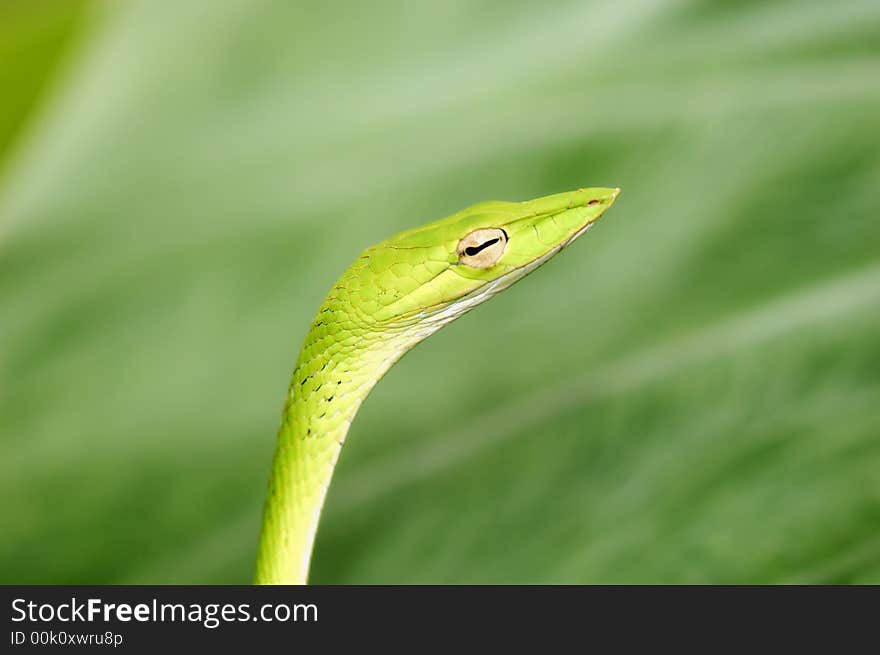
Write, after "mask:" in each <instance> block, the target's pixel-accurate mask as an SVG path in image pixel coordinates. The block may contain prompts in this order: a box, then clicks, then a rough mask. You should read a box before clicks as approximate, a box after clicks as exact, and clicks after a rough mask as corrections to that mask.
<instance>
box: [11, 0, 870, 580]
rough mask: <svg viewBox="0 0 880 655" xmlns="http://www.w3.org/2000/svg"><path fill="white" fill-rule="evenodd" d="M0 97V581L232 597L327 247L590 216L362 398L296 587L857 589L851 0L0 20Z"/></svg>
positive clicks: (341, 253)
mask: <svg viewBox="0 0 880 655" xmlns="http://www.w3.org/2000/svg"><path fill="white" fill-rule="evenodd" d="M0 62H2V64H0V82H2V88H0V93H2V104H0V148H2V150H0V498H2V501H0V502H2V516H0V521H2V524H0V533H2V539H0V582H2V583H246V582H248V581H249V580H250V577H251V574H252V568H253V558H254V554H255V548H256V538H257V531H258V524H259V517H260V511H261V506H262V502H263V494H264V490H265V486H266V478H267V475H268V470H269V464H270V460H271V454H272V450H273V446H274V440H275V430H276V427H277V424H278V420H279V414H280V411H281V405H282V402H283V398H284V393H285V389H286V385H287V382H288V379H289V375H290V373H291V371H292V368H293V364H294V361H295V358H296V355H297V351H298V348H299V345H300V343H301V341H302V339H303V337H304V335H305V331H306V329H307V326H308V325H309V322H310V320H311V318H312V316H313V313H314V311H315V310H316V308H317V306H318V305H319V303H320V301H321V300H322V298H323V296H324V294H325V293H326V292H327V291H328V289H329V288H330V286H331V285H332V283H333V282H334V280H335V279H336V277H337V276H338V275H339V274H340V273H341V272H342V271H343V270H344V269H345V268H346V267H347V265H348V264H349V263H350V262H351V261H352V260H353V259H354V258H355V257H356V256H357V254H358V253H359V252H360V250H362V249H363V248H364V247H366V246H369V245H371V244H373V243H375V242H377V241H380V240H382V239H384V238H385V237H387V236H389V235H390V234H391V233H393V232H396V231H399V230H402V229H406V228H409V227H413V226H415V225H419V224H422V223H425V222H427V221H430V220H433V219H436V218H440V217H442V216H444V215H446V214H449V213H452V212H453V211H456V210H458V209H460V208H462V207H464V206H467V205H469V204H472V203H474V202H478V201H482V200H487V199H506V200H524V199H528V198H531V197H535V196H541V195H547V194H550V193H555V192H559V191H565V190H569V189H574V188H577V187H580V186H590V185H603V186H621V187H622V188H623V194H622V196H621V198H620V199H619V200H618V202H617V204H616V205H615V207H614V208H613V209H612V210H611V211H610V212H609V214H608V217H607V219H606V220H604V221H602V223H601V225H600V226H599V228H597V229H596V230H594V231H591V232H590V234H589V235H588V237H587V238H585V239H583V240H581V241H579V242H578V243H577V244H576V245H575V246H573V247H572V248H570V249H569V250H567V251H566V252H565V253H563V254H562V255H560V256H559V257H557V258H556V259H554V260H553V261H552V262H551V263H550V264H548V265H547V266H546V267H545V268H543V269H542V270H541V271H539V272H537V273H536V274H534V275H532V276H530V277H529V278H528V279H526V280H524V281H523V282H522V283H521V284H519V285H517V286H516V287H515V288H513V289H511V290H510V291H509V292H507V293H505V294H502V295H501V296H500V297H498V298H497V299H495V300H494V301H493V302H491V303H489V304H488V305H487V306H485V307H481V308H479V309H478V310H477V311H475V312H474V313H472V314H470V315H469V316H467V317H466V318H464V319H462V320H461V321H459V322H457V323H455V324H454V325H452V326H450V327H449V328H447V329H446V330H443V331H442V332H441V333H439V334H437V335H436V336H434V337H432V338H431V339H429V340H428V341H427V342H426V343H424V344H423V345H421V346H419V347H418V348H417V349H416V350H414V351H413V352H412V353H410V354H409V355H408V356H407V357H405V358H404V360H403V361H402V362H401V363H400V364H398V365H397V366H396V367H395V368H394V369H393V370H392V371H391V373H390V374H389V375H388V376H387V377H386V378H385V380H384V381H383V382H382V383H381V384H380V385H379V386H378V387H377V388H376V390H375V391H374V393H373V394H372V395H371V397H370V398H369V400H368V401H367V402H366V404H365V405H364V407H363V409H362V411H361V413H360V414H359V416H358V419H357V420H356V421H355V423H354V425H353V428H352V430H351V433H350V434H349V440H348V443H347V446H346V448H345V450H344V452H343V456H342V458H341V462H340V465H339V467H338V469H337V474H336V478H335V481H334V485H333V486H332V487H331V493H330V497H329V502H328V505H327V508H326V512H325V518H324V522H323V523H322V526H321V530H320V533H319V536H318V543H317V549H316V553H315V559H314V563H313V576H312V581H313V582H316V583H539V582H540V583H569V582H572V583H573V582H589V583H593V582H595V583H618V582H640V583H784V582H799V583H814V582H815V583H832V582H833V583H863V582H873V583H880V438H878V437H880V338H878V335H880V3H877V2H876V0H870V1H857V0H853V1H849V2H841V3H830V2H822V1H812V2H810V1H802V0H791V1H788V2H775V3H765V2H735V3H734V2H722V1H720V0H719V1H716V2H688V1H673V0H669V1H662V0H634V1H633V2H626V3H620V2H613V1H610V0H608V1H605V2H570V1H554V2H544V3H518V4H515V3H511V2H502V1H494V2H488V1H479V2H473V1H469V2H464V1H461V0H458V1H457V0H452V1H444V2H432V3H411V2H405V1H403V0H379V1H377V2H372V3H360V4H358V3H351V4H348V5H334V4H330V3H322V2H296V3H291V2H280V1H273V2H270V1H248V2H245V1H240V0H235V1H231V2H223V3H212V2H204V1H203V2H193V1H183V2H181V1H175V2H170V1H167V2H155V1H148V0H141V1H135V2H127V3H111V2H106V3H103V2H102V3H91V2H69V1H68V2H60V1H58V2H48V1H40V2H24V1H20V2H8V1H7V2H3V3H2V4H0ZM475 381H477V382H475Z"/></svg>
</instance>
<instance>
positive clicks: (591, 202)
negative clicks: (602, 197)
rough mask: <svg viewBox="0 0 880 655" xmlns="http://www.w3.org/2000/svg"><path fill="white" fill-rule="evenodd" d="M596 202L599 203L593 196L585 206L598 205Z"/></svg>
mask: <svg viewBox="0 0 880 655" xmlns="http://www.w3.org/2000/svg"><path fill="white" fill-rule="evenodd" d="M598 204H599V200H597V199H596V198H593V199H592V200H591V201H590V202H588V203H587V206H588V207H591V206H592V205H598Z"/></svg>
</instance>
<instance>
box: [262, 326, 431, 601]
mask: <svg viewBox="0 0 880 655" xmlns="http://www.w3.org/2000/svg"><path fill="white" fill-rule="evenodd" d="M321 316H322V313H321V312H319V314H318V318H316V320H315V323H314V324H313V325H312V329H311V331H310V332H309V334H308V336H307V337H306V341H305V344H304V345H303V348H302V351H301V352H300V356H299V360H298V362H297V366H296V369H295V370H294V373H293V378H292V380H291V384H290V389H289V391H288V395H287V400H286V403H285V407H284V411H283V414H282V422H281V427H280V429H279V433H278V441H277V445H276V449H275V457H274V460H273V464H272V471H271V474H270V478H269V493H268V495H267V500H266V505H265V508H264V513H263V528H262V531H261V534H260V543H259V548H258V554H257V575H256V583H257V584H305V583H306V580H307V578H308V570H309V560H310V558H311V551H312V548H313V546H314V540H315V534H316V532H317V527H318V520H319V518H320V514H321V509H322V507H323V505H324V499H325V497H326V494H327V489H328V487H329V485H330V480H331V478H332V475H333V469H334V467H335V465H336V460H337V458H338V457H339V453H340V451H341V449H342V445H343V443H344V442H345V437H346V435H347V433H348V429H349V426H350V425H351V422H352V420H353V419H354V417H355V414H356V413H357V411H358V409H359V408H360V406H361V403H362V402H363V401H364V399H365V398H366V397H367V395H368V394H369V392H370V390H371V389H372V388H373V386H375V384H376V383H377V382H378V381H379V379H381V377H382V376H383V375H384V374H385V372H386V371H387V370H388V369H389V368H390V367H391V365H392V364H394V362H396V361H397V360H398V359H399V358H400V357H401V356H402V355H403V354H404V353H405V352H406V351H407V350H409V348H411V347H412V345H414V344H413V343H411V340H406V339H403V338H401V337H400V335H398V334H396V333H394V332H379V331H372V330H370V329H368V328H365V327H358V326H356V325H353V324H351V323H348V324H347V323H345V322H340V321H338V320H337V321H335V322H334V323H333V324H332V328H331V327H330V326H329V325H327V324H325V323H324V322H323V321H322V319H321Z"/></svg>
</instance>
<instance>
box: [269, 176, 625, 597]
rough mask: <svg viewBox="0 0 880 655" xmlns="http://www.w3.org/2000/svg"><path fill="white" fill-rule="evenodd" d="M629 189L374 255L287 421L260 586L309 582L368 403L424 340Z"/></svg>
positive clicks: (508, 207)
mask: <svg viewBox="0 0 880 655" xmlns="http://www.w3.org/2000/svg"><path fill="white" fill-rule="evenodd" d="M619 192H620V189H611V188H589V189H579V190H578V191H573V192H570V193H560V194H556V195H552V196H546V197H543V198H537V199H535V200H530V201H526V202H485V203H481V204H478V205H474V206H472V207H469V208H467V209H464V210H462V211H460V212H458V213H456V214H453V215H452V216H449V217H447V218H444V219H441V220H439V221H436V222H434V223H429V224H428V225H424V226H422V227H418V228H415V229H412V230H408V231H406V232H402V233H400V234H397V235H395V236H393V237H391V238H390V239H388V240H387V241H383V242H382V243H380V244H378V245H375V246H373V247H372V248H368V249H367V250H365V251H364V252H363V254H361V256H360V257H359V258H358V259H357V260H356V261H355V262H354V263H353V264H352V265H351V267H350V268H349V269H348V270H347V271H345V273H343V274H342V277H340V278H339V280H338V281H337V282H336V284H335V285H334V286H333V288H332V289H331V291H330V293H329V294H328V295H327V298H326V299H325V300H324V302H323V304H322V305H321V307H320V309H319V310H318V313H317V315H316V317H315V320H314V321H313V323H312V325H311V329H310V330H309V332H308V335H307V336H306V339H305V343H304V344H303V347H302V350H301V351H300V355H299V360H298V362H297V365H296V369H295V370H294V372H293V379H292V380H291V384H290V389H289V391H288V394H287V398H286V402H285V405H284V411H283V414H282V421H281V428H280V430H279V433H278V442H277V446H276V449H275V457H274V460H273V464H272V470H271V474H270V478H269V490H268V496H267V499H266V504H265V508H264V512H263V527H262V530H261V533H260V541H259V547H258V553H257V574H256V583H257V584H305V583H306V581H307V578H308V571H309V562H310V559H311V553H312V546H313V544H314V540H315V533H316V532H317V529H318V520H319V518H320V515H321V508H322V507H323V505H324V498H325V497H326V494H327V489H328V487H329V485H330V479H331V477H332V475H333V469H334V467H335V465H336V460H337V458H338V457H339V452H340V450H341V448H342V445H343V443H344V441H345V436H346V434H347V433H348V428H349V426H350V425H351V422H352V420H353V419H354V416H355V414H356V413H357V411H358V408H359V407H360V405H361V403H362V402H363V401H364V399H365V398H366V397H367V394H369V393H370V390H371V389H372V388H373V386H374V385H375V384H376V383H377V382H378V381H379V380H380V379H381V378H382V376H383V375H384V374H385V372H386V371H388V369H389V368H390V367H391V366H392V365H393V364H394V363H395V362H396V361H397V360H398V359H400V358H401V357H402V356H403V355H404V354H405V353H406V352H407V351H409V350H410V349H411V348H413V346H415V345H416V344H417V343H419V342H420V341H422V340H423V339H425V338H426V337H428V336H430V335H431V334H433V333H434V332H436V331H437V330H439V329H440V328H441V327H443V326H444V325H446V324H448V323H450V322H451V321H454V320H455V319H456V318H458V317H459V316H461V315H463V314H465V313H466V312H468V311H470V310H471V309H473V308H474V307H476V306H477V305H479V304H481V303H483V302H485V301H486V300H488V299H489V298H491V297H492V296H494V295H496V294H497V293H499V292H501V291H503V290H504V289H507V288H508V287H509V286H510V285H512V284H513V283H514V282H516V281H518V280H520V279H522V278H523V277H524V276H526V275H527V274H528V273H530V272H531V271H533V270H535V269H536V268H538V267H539V266H540V265H541V264H543V263H544V262H546V261H547V260H548V259H550V258H551V257H553V255H555V254H556V253H558V252H559V251H560V250H562V249H563V248H565V247H566V246H568V245H569V244H570V243H571V242H573V241H574V240H575V239H577V238H578V237H579V236H581V235H582V234H583V233H584V232H586V231H587V229H589V228H590V227H591V226H592V225H593V224H594V223H595V221H596V220H597V219H598V218H599V217H600V216H601V215H602V214H603V213H604V212H605V210H606V209H608V208H609V207H610V206H611V204H612V203H613V202H614V200H615V199H616V198H617V195H618V193H619Z"/></svg>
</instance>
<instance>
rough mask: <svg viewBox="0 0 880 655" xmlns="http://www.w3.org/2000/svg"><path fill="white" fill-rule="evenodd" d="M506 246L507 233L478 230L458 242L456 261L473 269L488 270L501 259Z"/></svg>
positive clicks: (496, 229)
mask: <svg viewBox="0 0 880 655" xmlns="http://www.w3.org/2000/svg"><path fill="white" fill-rule="evenodd" d="M506 245H507V232H505V231H504V230H502V229H501V228H498V227H484V228H480V229H479V230H474V231H473V232H471V233H470V234H468V235H467V236H466V237H464V238H463V239H462V240H461V241H459V242H458V249H457V252H458V261H459V263H460V264H464V265H465V266H471V267H473V268H489V267H490V266H493V265H494V264H495V262H497V261H498V260H499V259H500V258H501V255H502V254H503V253H504V247H505V246H506Z"/></svg>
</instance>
